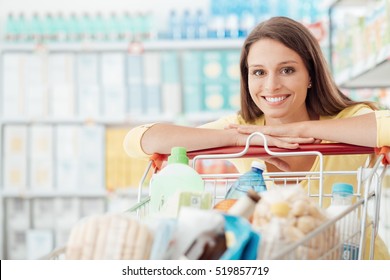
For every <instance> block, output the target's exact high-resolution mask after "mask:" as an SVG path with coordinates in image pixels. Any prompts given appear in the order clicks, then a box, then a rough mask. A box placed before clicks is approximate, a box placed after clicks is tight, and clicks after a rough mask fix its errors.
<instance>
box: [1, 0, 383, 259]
mask: <svg viewBox="0 0 390 280" xmlns="http://www.w3.org/2000/svg"><path fill="white" fill-rule="evenodd" d="M240 2H243V3H240ZM317 2H319V1H314V0H313V1H311V0H306V1H298V0H291V1H276V0H275V1H264V0H263V1H260V0H252V1H224V0H198V1H180V0H164V1H162V0H147V1H145V0H143V1H139V0H127V1H124V0H111V1H105V0H99V1H97V0H94V1H75V0H68V1H49V0H34V1H23V0H13V1H9V0H0V38H1V39H0V60H1V67H0V167H1V168H0V191H1V192H0V220H1V225H2V226H1V231H0V257H1V259H26V258H27V259H35V258H38V257H39V256H41V255H43V254H45V253H47V252H49V251H50V250H52V249H53V248H54V247H58V246H61V245H63V244H64V243H65V242H66V240H67V236H68V233H69V230H70V228H71V227H72V225H73V224H74V223H75V222H76V221H78V220H79V219H80V218H81V217H84V216H87V215H91V214H99V213H104V212H111V211H123V210H125V209H126V208H128V207H129V206H131V205H132V204H133V203H134V202H135V199H136V188H135V187H136V186H137V184H138V182H139V180H140V178H141V174H142V172H143V170H144V168H145V163H144V162H140V161H137V160H133V159H130V158H128V157H127V156H126V155H125V154H124V151H123V150H122V141H123V137H124V135H125V133H126V131H127V130H128V129H129V128H131V127H132V126H135V125H138V124H141V123H147V122H155V121H172V122H175V123H180V124H188V125H195V124H198V123H204V122H207V121H209V120H213V119H215V118H217V117H219V116H222V115H225V114H226V113H231V112H234V111H235V110H237V108H238V91H239V77H238V59H239V51H240V46H241V44H242V42H243V38H244V37H245V35H246V33H247V32H248V31H249V30H250V28H251V27H252V26H253V25H254V24H255V23H256V22H258V21H261V20H262V19H266V18H267V17H269V16H274V15H287V16H291V17H293V18H295V19H298V20H301V21H302V22H304V23H305V24H307V25H308V26H309V28H310V29H311V30H312V31H313V32H314V33H315V34H316V36H317V37H318V39H319V40H320V44H321V46H322V48H323V50H324V52H325V54H326V55H327V58H328V60H329V63H330V65H331V67H332V70H333V73H334V75H335V78H336V81H337V82H338V83H339V84H340V85H341V86H342V87H343V88H344V90H345V92H347V93H348V94H349V95H350V96H352V97H353V98H355V99H360V100H367V99H368V100H374V101H377V102H378V103H379V104H380V105H381V107H382V108H389V107H390V90H389V87H390V79H389V76H390V75H389V74H390V63H389V58H390V1H389V0H381V1H374V0H372V1H360V0H356V1H353V0H349V1H325V2H324V1H322V2H321V4H320V3H317ZM267 3H268V4H269V5H267ZM330 9H331V10H330ZM172 11H174V13H172ZM20 15H22V17H21V16H20ZM35 15H38V17H35ZM114 15H115V20H114ZM72 16H75V17H72ZM195 16H196V17H195ZM21 19H22V20H21ZM76 19H77V20H76ZM330 25H332V28H329V26H330ZM126 26H127V27H129V28H126ZM330 34H331V35H330ZM203 168H204V169H207V170H208V171H209V172H215V171H217V172H222V171H223V170H222V169H223V168H228V167H226V166H222V167H221V166H215V165H210V166H209V165H206V166H203ZM216 168H219V169H216ZM221 168H222V169H221ZM207 170H206V171H207ZM386 184H387V186H388V185H389V182H388V180H387V181H386ZM384 196H386V199H387V200H388V192H386V191H385V192H384ZM386 204H389V203H388V202H385V203H382V207H384V206H386ZM389 211H390V210H389V207H387V208H385V207H384V211H382V214H383V217H386V216H387V217H389V216H390V213H389ZM381 234H382V235H384V236H386V235H387V236H388V235H389V228H387V229H386V228H384V225H382V229H381ZM387 238H388V237H387Z"/></svg>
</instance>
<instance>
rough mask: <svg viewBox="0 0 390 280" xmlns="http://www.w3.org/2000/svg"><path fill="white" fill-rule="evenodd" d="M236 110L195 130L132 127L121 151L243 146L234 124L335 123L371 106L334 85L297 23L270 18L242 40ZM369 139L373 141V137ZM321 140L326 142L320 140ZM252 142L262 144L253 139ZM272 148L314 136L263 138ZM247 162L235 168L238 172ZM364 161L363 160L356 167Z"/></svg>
mask: <svg viewBox="0 0 390 280" xmlns="http://www.w3.org/2000/svg"><path fill="white" fill-rule="evenodd" d="M240 73H241V82H240V99H241V109H240V111H239V112H237V114H234V115H230V116H226V117H223V118H221V119H219V120H216V121H214V122H211V123H207V124H204V125H202V126H200V127H197V128H195V127H184V126H177V125H172V124H166V123H165V124H164V123H154V124H147V125H142V126H139V127H136V128H133V129H132V130H130V131H129V133H128V134H127V136H126V138H125V141H124V148H125V150H126V151H127V153H128V154H129V155H130V156H132V157H138V158H145V159H147V158H149V156H150V155H151V154H153V153H164V154H168V153H169V152H170V150H171V148H172V147H174V146H182V147H185V148H186V149H187V150H188V151H193V150H198V149H206V148H213V147H223V146H241V145H244V144H245V142H246V139H247V137H248V135H247V134H246V133H240V131H239V130H237V129H236V128H235V127H234V126H232V129H226V128H227V127H229V125H232V124H234V125H256V126H258V127H264V126H269V125H275V124H288V123H293V122H298V121H313V120H322V119H340V118H346V117H351V116H355V115H361V114H365V113H369V112H372V111H373V110H374V109H375V106H374V105H372V104H371V103H368V102H355V101H352V100H351V99H349V98H348V97H347V96H345V95H344V94H343V93H342V92H341V91H340V90H339V89H338V88H337V86H336V84H335V82H334V80H333V78H332V76H331V75H330V72H329V70H328V68H327V64H326V60H325V58H324V56H323V54H322V52H321V48H320V46H319V44H318V42H317V40H316V39H315V38H314V36H313V35H312V34H311V33H310V31H309V30H308V29H307V28H306V27H305V26H304V25H302V24H301V23H299V22H296V21H294V20H292V19H289V18H286V17H274V18H271V19H269V20H267V21H265V22H262V23H260V24H259V25H258V26H257V27H255V28H254V29H253V31H252V32H251V33H250V34H249V36H248V37H247V39H246V40H245V42H244V44H243V47H242V51H241V58H240ZM373 137H375V136H374V135H373ZM324 139H326V138H324ZM253 140H254V141H253V144H257V145H262V144H263V143H262V139H259V138H254V139H253ZM267 140H268V143H269V144H270V145H271V146H278V147H281V148H288V149H296V148H298V147H299V144H304V143H313V142H314V141H318V140H316V139H315V138H314V137H301V136H297V137H295V136H294V137H291V136H287V137H285V136H271V135H268V136H267ZM250 162H251V160H248V161H242V162H240V163H239V164H236V165H237V167H238V168H239V170H240V171H245V170H248V169H249V168H250ZM313 162H314V160H313V161H311V163H310V162H309V163H308V162H307V161H304V160H303V159H301V158H289V162H288V164H287V165H286V164H284V162H282V161H275V160H274V161H273V162H272V164H271V163H269V162H267V168H268V169H270V170H277V169H283V170H286V169H288V170H298V169H300V170H302V167H304V169H303V170H302V171H305V170H311V169H312V168H313V166H312V164H313ZM362 162H364V159H363V158H362V160H361V161H359V164H360V163H362Z"/></svg>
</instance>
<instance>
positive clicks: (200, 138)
mask: <svg viewBox="0 0 390 280" xmlns="http://www.w3.org/2000/svg"><path fill="white" fill-rule="evenodd" d="M247 138H248V135H246V134H243V133H240V132H239V131H238V130H236V129H210V128H195V127H186V126H178V125H173V124H164V123H157V124H153V125H145V126H139V127H136V128H133V129H132V130H130V131H129V132H128V134H127V135H126V137H125V140H124V143H123V144H124V149H125V150H126V152H127V153H128V155H130V156H132V157H136V158H147V157H148V156H149V155H151V154H153V153H161V154H168V153H170V152H171V148H172V147H175V146H181V147H185V148H186V149H187V150H188V151H193V150H200V149H208V148H215V147H225V146H244V145H245V143H246V140H247ZM267 140H268V143H269V145H270V146H277V147H280V148H286V149H296V148H298V147H299V144H303V143H313V141H314V139H313V138H296V137H287V138H285V137H280V138H279V137H273V136H267ZM251 144H253V145H263V139H262V138H260V137H254V138H253V141H252V142H251Z"/></svg>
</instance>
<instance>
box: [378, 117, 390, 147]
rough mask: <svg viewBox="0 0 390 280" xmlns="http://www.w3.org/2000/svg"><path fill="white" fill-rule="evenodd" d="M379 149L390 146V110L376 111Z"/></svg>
mask: <svg viewBox="0 0 390 280" xmlns="http://www.w3.org/2000/svg"><path fill="white" fill-rule="evenodd" d="M375 117H376V127H377V138H376V139H377V142H376V146H377V147H384V146H390V110H382V111H375Z"/></svg>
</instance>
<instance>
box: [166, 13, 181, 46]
mask: <svg viewBox="0 0 390 280" xmlns="http://www.w3.org/2000/svg"><path fill="white" fill-rule="evenodd" d="M180 27H181V25H180V18H179V15H178V14H177V11H176V10H171V11H170V12H169V17H168V35H167V37H168V38H169V39H174V40H177V39H181V28H180Z"/></svg>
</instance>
